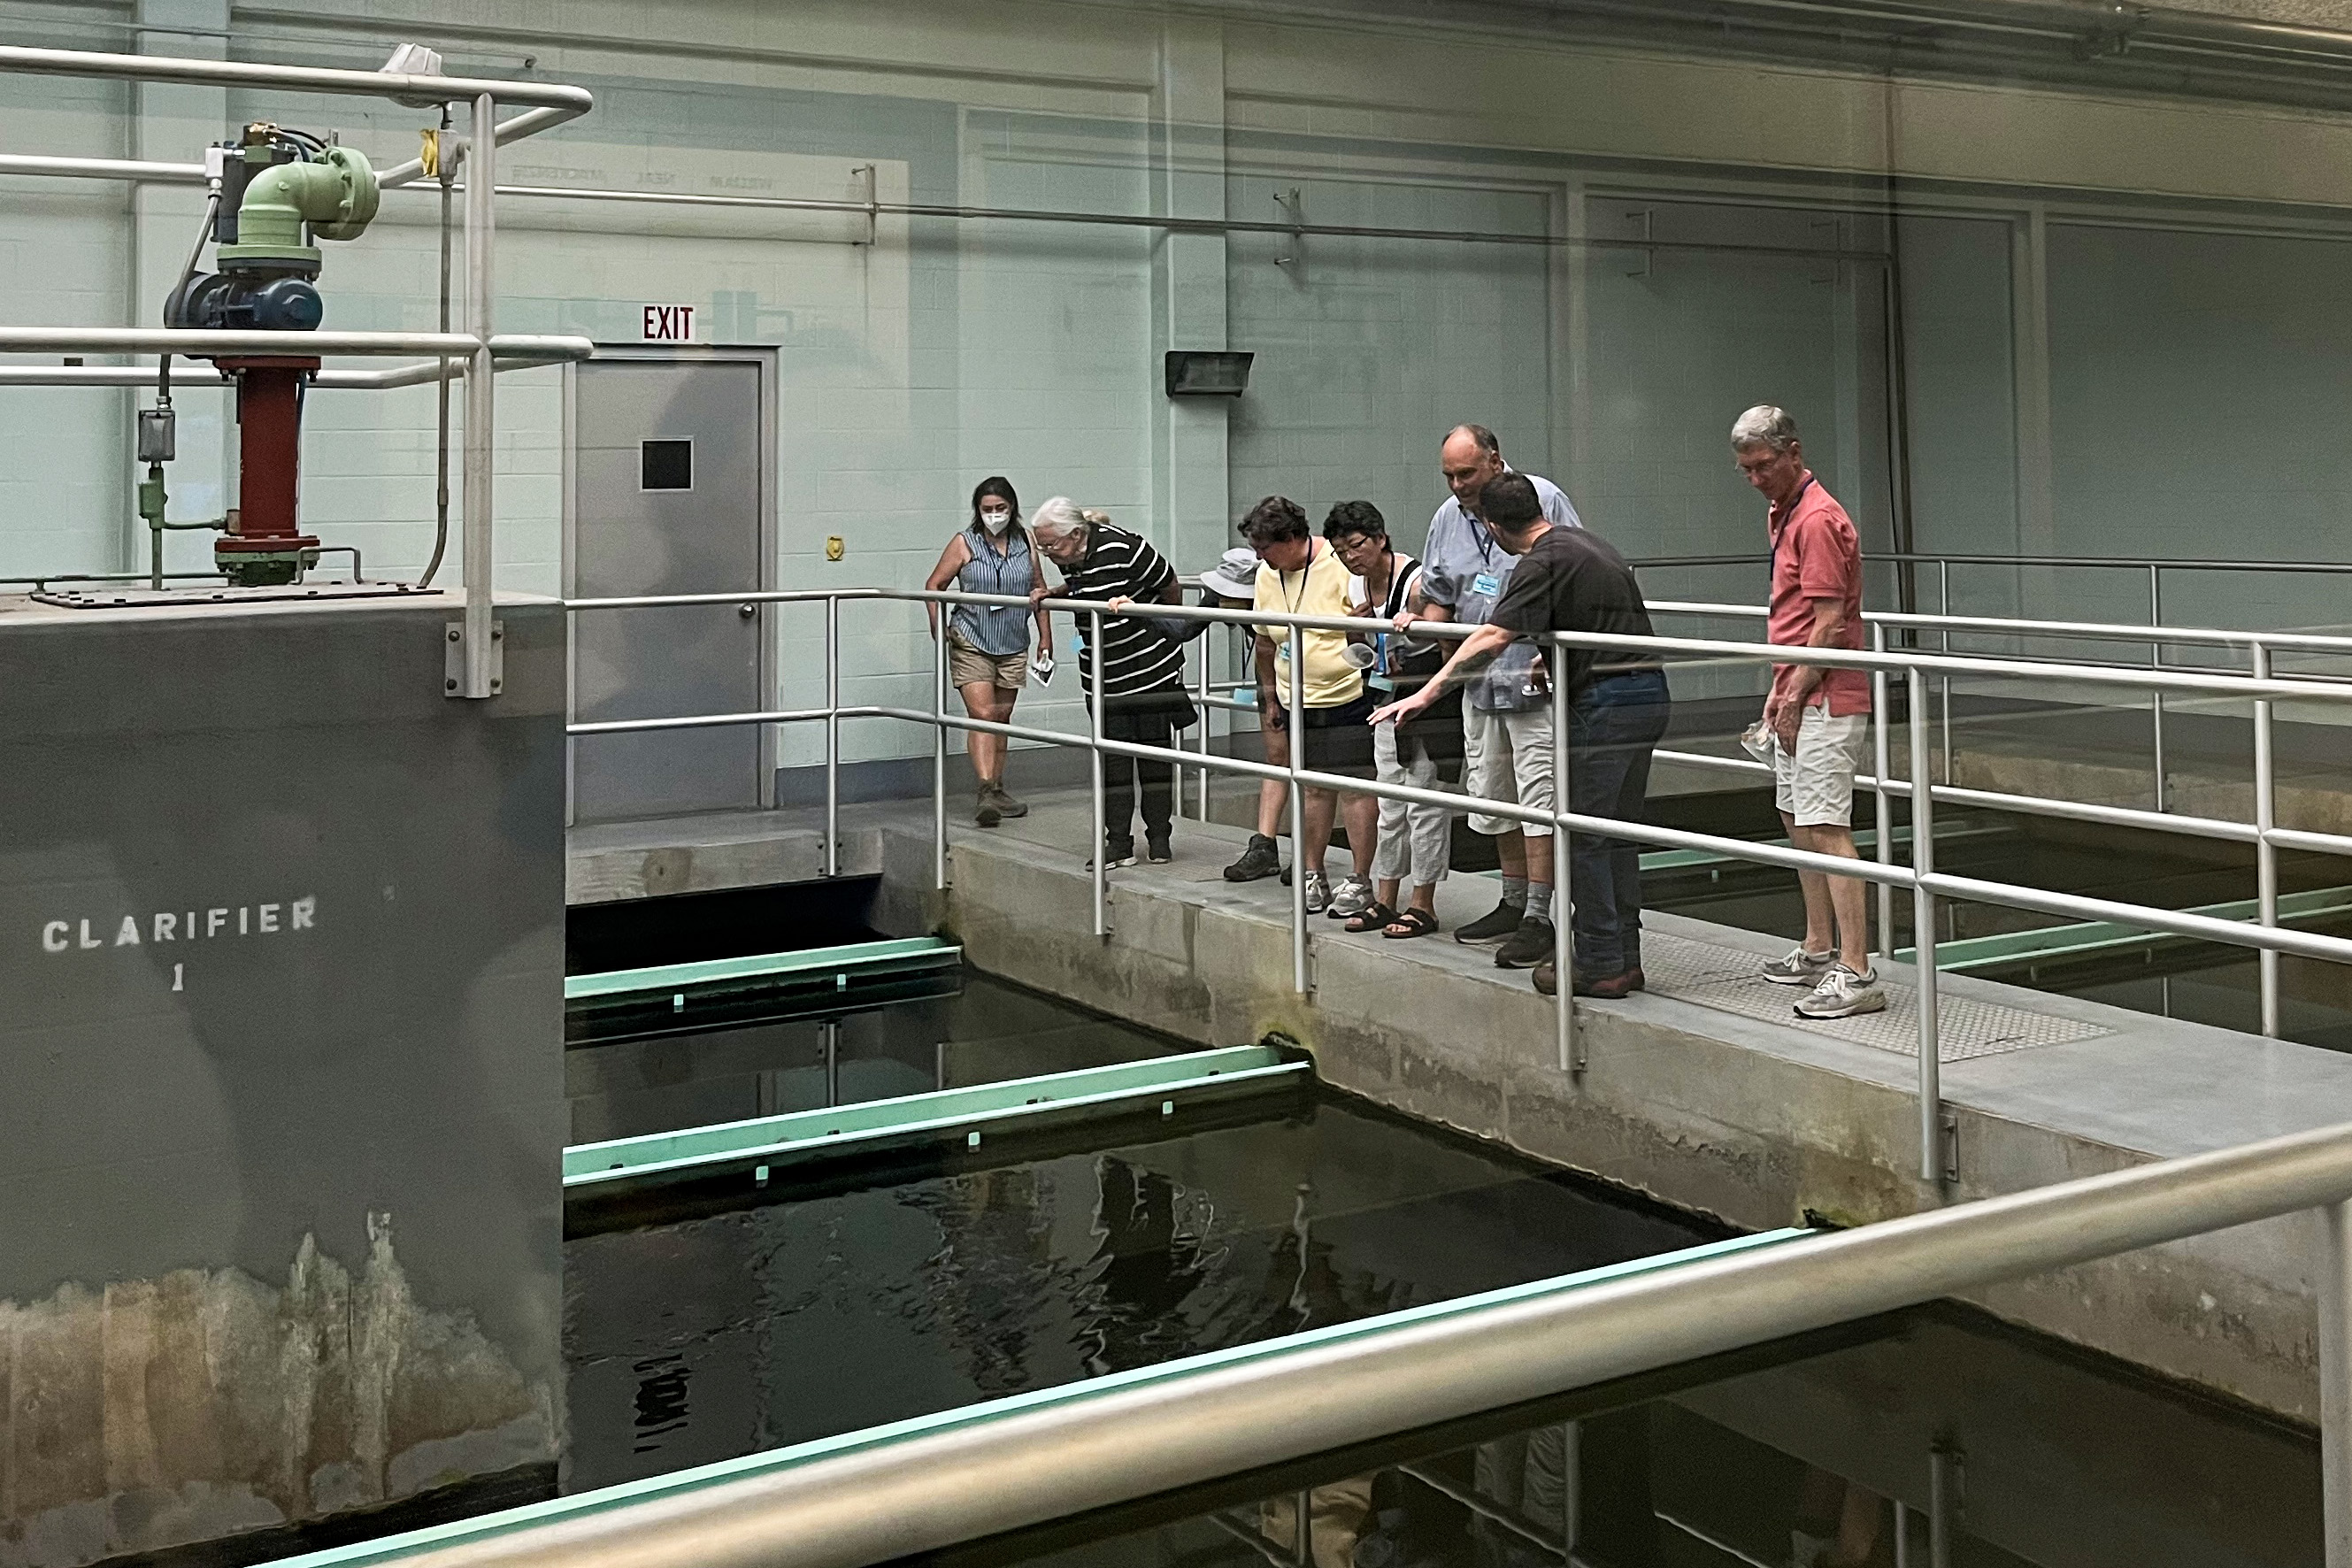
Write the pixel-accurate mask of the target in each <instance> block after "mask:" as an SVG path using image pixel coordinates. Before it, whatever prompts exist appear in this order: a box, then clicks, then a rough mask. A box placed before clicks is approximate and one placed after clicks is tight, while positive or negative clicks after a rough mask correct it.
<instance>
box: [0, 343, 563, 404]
mask: <svg viewBox="0 0 2352 1568" xmlns="http://www.w3.org/2000/svg"><path fill="white" fill-rule="evenodd" d="M579 341H580V342H581V344H582V345H583V352H582V353H578V354H567V355H564V356H562V358H565V359H575V358H576V359H584V358H586V357H587V353H589V352H592V351H591V348H590V345H588V341H587V340H586V339H585V338H583V339H581V340H579ZM293 346H296V345H294V344H291V343H289V342H287V341H286V340H285V338H284V337H283V336H280V337H279V339H278V351H279V352H283V351H284V350H286V349H288V348H290V347H293ZM556 363H561V360H559V359H557V358H555V357H551V356H546V357H537V358H509V357H501V358H499V359H498V360H497V361H496V362H494V368H495V369H496V370H497V371H498V372H499V374H506V373H507V372H508V371H512V370H540V369H543V368H545V367H546V366H548V365H551V364H556ZM449 374H451V375H462V374H465V366H464V362H463V361H459V362H457V363H456V364H455V365H454V367H453V369H452V370H451V372H450V373H449ZM446 379H447V377H446V376H445V375H444V374H443V373H442V370H441V364H440V362H438V361H435V360H428V361H426V362H425V363H422V364H404V365H393V366H390V367H388V368H386V369H383V370H321V371H317V372H314V373H313V374H311V377H310V390H311V391H313V392H388V391H391V390H393V389H394V388H396V387H403V386H422V385H424V384H426V383H427V382H434V381H442V380H446ZM154 384H155V373H154V372H153V371H152V370H147V369H144V368H142V366H139V365H133V364H0V386H152V385H154ZM227 384H228V378H227V377H226V376H225V375H223V374H221V373H220V372H219V371H217V370H215V369H214V368H213V367H212V366H210V365H208V364H194V363H183V364H177V365H174V366H173V367H172V390H173V392H184V391H187V390H189V389H192V388H212V387H220V386H226V385H227Z"/></svg>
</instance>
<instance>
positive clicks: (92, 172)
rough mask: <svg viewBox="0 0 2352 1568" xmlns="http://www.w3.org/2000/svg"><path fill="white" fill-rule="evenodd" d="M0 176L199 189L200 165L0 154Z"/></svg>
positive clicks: (201, 181)
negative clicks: (130, 181)
mask: <svg viewBox="0 0 2352 1568" xmlns="http://www.w3.org/2000/svg"><path fill="white" fill-rule="evenodd" d="M0 174H42V175H48V176H51V177H53V178H63V179H68V180H139V181H142V182H144V183H146V184H152V185H201V184H204V183H205V166H204V165H203V164H202V163H151V162H149V161H148V160H146V159H143V158H44V157H37V156H32V155H29V154H26V153H0Z"/></svg>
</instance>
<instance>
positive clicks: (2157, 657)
mask: <svg viewBox="0 0 2352 1568" xmlns="http://www.w3.org/2000/svg"><path fill="white" fill-rule="evenodd" d="M2163 574H2164V568H2163V567H2162V566H2160V565H2158V564H2157V563H2155V562H2153V561H2151V562H2149V563H2147V624H2148V625H2149V626H2151V627H2160V626H2163V625H2164V575H2163ZM2147 662H2148V663H2149V664H2150V665H2151V666H2154V667H2157V668H2162V666H2163V664H2164V645H2163V643H2161V642H2157V641H2151V642H2150V643H2149V644H2148V648H2147ZM2147 719H2148V731H2149V737H2150V739H2152V740H2153V741H2154V742H2155V743H2156V809H2157V810H2158V811H2162V810H2163V809H2164V806H2165V796H2166V795H2167V793H2168V792H2167V791H2166V789H2165V774H2166V773H2167V772H2168V771H2169V770H2168V769H2167V768H2166V767H2165V765H2164V693H2163V692H2161V691H2159V692H2157V693H2156V694H2155V695H2154V696H2152V697H2150V698H2149V699H2148V700H2147Z"/></svg>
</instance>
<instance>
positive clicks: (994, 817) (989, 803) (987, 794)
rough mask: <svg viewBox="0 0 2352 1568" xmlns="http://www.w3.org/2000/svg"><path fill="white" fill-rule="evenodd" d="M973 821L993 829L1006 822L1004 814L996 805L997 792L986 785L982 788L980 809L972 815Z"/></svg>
mask: <svg viewBox="0 0 2352 1568" xmlns="http://www.w3.org/2000/svg"><path fill="white" fill-rule="evenodd" d="M972 820H973V821H974V822H977V823H979V824H980V825H981V826H982V827H993V826H996V825H997V824H998V823H999V822H1002V821H1003V820H1004V814H1003V811H1001V810H1000V809H999V808H998V806H997V804H996V792H995V791H994V790H992V789H991V788H989V787H988V786H987V785H986V784H982V785H981V786H980V807H979V809H978V810H976V811H974V812H973V813H972Z"/></svg>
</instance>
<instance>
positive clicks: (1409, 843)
mask: <svg viewBox="0 0 2352 1568" xmlns="http://www.w3.org/2000/svg"><path fill="white" fill-rule="evenodd" d="M1403 751H1404V752H1408V753H1410V754H1411V759H1412V760H1411V761H1409V762H1408V761H1406V760H1405V759H1404V757H1403V756H1402V755H1400V752H1399V747H1398V736H1397V726H1395V725H1394V724H1375V725H1373V726H1372V770H1373V771H1372V776H1373V777H1375V778H1377V779H1378V780H1380V782H1381V783H1382V784H1412V785H1413V786H1415V787H1416V788H1419V789H1442V788H1444V785H1443V784H1441V783H1440V781H1439V779H1438V776H1437V763H1434V762H1433V761H1432V760H1431V758H1430V755H1429V748H1428V747H1427V746H1426V745H1423V743H1422V742H1420V741H1419V740H1418V739H1413V740H1408V741H1406V742H1404V743H1403ZM1453 838H1454V814H1453V813H1452V812H1450V811H1448V810H1446V809H1445V808H1444V806H1442V805H1422V804H1421V803H1419V802H1417V801H1406V800H1391V799H1390V798H1389V797H1387V796H1386V795H1383V796H1381V837H1380V840H1379V843H1378V844H1377V845H1376V846H1375V847H1374V848H1373V850H1372V877H1373V879H1375V880H1376V881H1387V880H1388V879H1390V878H1391V877H1393V878H1395V879H1398V880H1400V881H1404V882H1406V883H1407V885H1408V886H1411V887H1415V888H1426V887H1428V886H1430V885H1431V884H1433V883H1435V882H1443V881H1444V880H1445V862H1446V861H1447V860H1448V859H1449V858H1452V852H1453V847H1454V845H1453ZM1408 874H1409V875H1408Z"/></svg>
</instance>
